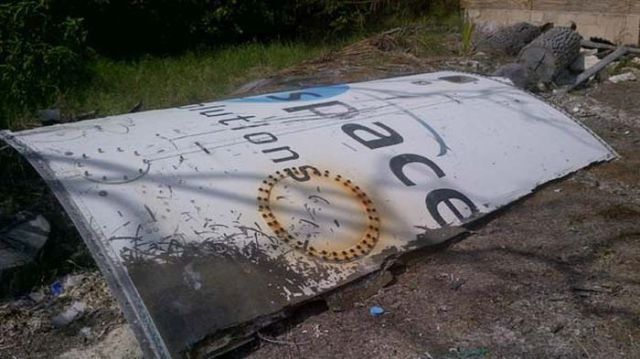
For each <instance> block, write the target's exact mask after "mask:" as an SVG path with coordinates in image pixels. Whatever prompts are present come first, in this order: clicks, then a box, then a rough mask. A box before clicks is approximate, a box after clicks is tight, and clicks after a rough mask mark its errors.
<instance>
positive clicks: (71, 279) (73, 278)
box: [62, 274, 85, 290]
mask: <svg viewBox="0 0 640 359" xmlns="http://www.w3.org/2000/svg"><path fill="white" fill-rule="evenodd" d="M84 278H85V276H84V275H82V274H69V275H66V276H65V277H64V278H63V279H62V287H63V289H65V290H67V289H70V288H73V287H75V286H77V285H78V284H80V283H82V280H84Z"/></svg>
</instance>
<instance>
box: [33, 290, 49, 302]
mask: <svg viewBox="0 0 640 359" xmlns="http://www.w3.org/2000/svg"><path fill="white" fill-rule="evenodd" d="M45 297H46V295H45V294H44V293H43V292H42V291H37V292H32V293H29V299H31V300H32V301H34V302H35V303H40V302H42V301H43V300H44V298H45Z"/></svg>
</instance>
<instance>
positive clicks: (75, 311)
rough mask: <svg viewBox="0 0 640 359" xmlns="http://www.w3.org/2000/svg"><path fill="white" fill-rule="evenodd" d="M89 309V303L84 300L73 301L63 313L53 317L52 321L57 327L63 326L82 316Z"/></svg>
mask: <svg viewBox="0 0 640 359" xmlns="http://www.w3.org/2000/svg"><path fill="white" fill-rule="evenodd" d="M86 310H87V305H86V304H85V303H84V302H73V304H71V305H70V306H69V307H68V308H67V309H65V310H64V311H63V312H62V313H60V314H58V315H56V316H55V317H53V318H52V319H51V323H52V324H53V326H54V327H56V328H61V327H64V326H67V325H69V323H71V322H73V321H74V320H76V319H78V318H80V317H81V316H82V315H83V314H84V312H85V311H86Z"/></svg>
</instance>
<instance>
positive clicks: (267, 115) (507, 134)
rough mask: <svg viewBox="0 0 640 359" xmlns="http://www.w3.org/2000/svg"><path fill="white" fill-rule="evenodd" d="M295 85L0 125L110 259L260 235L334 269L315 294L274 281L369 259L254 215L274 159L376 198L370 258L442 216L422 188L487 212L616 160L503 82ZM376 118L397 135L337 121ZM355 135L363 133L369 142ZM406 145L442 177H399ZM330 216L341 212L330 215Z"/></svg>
mask: <svg viewBox="0 0 640 359" xmlns="http://www.w3.org/2000/svg"><path fill="white" fill-rule="evenodd" d="M460 76H462V79H463V81H462V82H460V81H458V80H459V79H460ZM469 80H470V81H469ZM302 92H303V93H299V91H298V92H295V91H294V92H287V93H280V94H275V95H274V96H275V97H268V96H267V95H263V96H257V97H253V98H245V99H234V100H227V101H219V102H211V103H204V104H196V105H192V106H185V107H182V108H171V109H165V110H158V111H148V112H142V113H133V114H125V115H120V116H111V117H106V118H101V119H97V120H90V121H82V122H77V123H70V124H63V125H56V126H51V127H45V128H40V129H34V130H29V131H22V132H18V133H11V134H7V133H5V136H7V135H10V136H15V137H14V139H15V140H16V141H17V142H19V143H20V144H22V145H24V146H26V147H28V148H29V149H30V150H33V151H35V152H37V153H38V154H39V155H40V156H42V158H44V160H45V161H46V164H47V165H48V166H49V168H50V169H51V170H52V171H53V173H54V174H55V177H56V179H57V180H59V181H60V182H61V183H62V185H63V186H64V188H65V189H66V191H67V192H68V195H69V196H70V200H71V201H73V202H74V203H75V204H76V205H77V206H78V208H80V209H81V212H82V216H83V217H84V219H85V220H86V222H87V223H89V224H90V225H91V228H92V229H93V230H94V231H95V232H96V233H97V234H98V239H97V240H100V241H103V242H104V244H105V245H106V246H107V248H109V249H110V255H111V257H112V259H113V260H114V261H117V262H119V261H123V260H126V259H131V258H137V259H148V260H155V261H163V260H166V258H167V256H180V255H184V254H185V250H187V251H188V250H193V251H198V250H203V251H206V250H223V251H224V249H220V248H222V247H227V248H231V250H232V251H234V253H235V252H237V253H242V249H243V248H245V247H246V246H248V245H252V246H253V245H257V248H258V249H259V250H261V251H263V252H264V253H265V254H266V255H268V256H271V257H273V258H284V260H285V261H288V262H289V263H290V266H291V268H292V270H299V271H309V270H310V268H316V267H317V266H323V267H329V268H333V267H335V268H336V270H335V271H333V272H332V274H331V275H329V276H327V277H323V278H319V279H317V280H316V281H315V282H314V285H313V286H310V287H309V288H311V287H313V288H315V289H314V290H310V289H309V288H306V289H305V288H295V289H291V288H285V289H283V291H285V290H286V291H289V292H291V291H294V292H295V290H298V291H299V293H297V294H296V293H293V294H291V295H292V296H295V295H312V294H314V292H315V291H317V290H318V288H320V289H322V288H330V287H331V286H333V285H335V284H337V283H338V282H340V280H341V279H344V278H346V276H348V275H350V274H353V273H354V272H356V271H359V270H360V271H363V270H362V268H363V266H364V267H368V266H369V265H370V264H371V263H370V262H368V261H369V260H370V259H369V258H370V256H367V257H365V258H362V259H359V260H356V261H353V262H350V263H346V264H329V263H322V261H321V260H315V259H311V258H307V256H306V255H304V253H301V252H298V251H291V248H289V247H288V245H286V244H283V243H280V242H279V241H278V240H277V238H275V237H273V233H270V231H269V228H268V227H267V226H265V225H264V222H263V220H262V218H260V216H259V213H258V211H257V202H256V195H257V189H258V187H259V186H260V184H261V181H262V180H263V179H264V178H265V177H266V176H267V175H269V174H272V173H274V172H275V171H276V170H282V169H283V168H288V167H299V166H303V165H311V166H315V167H317V168H319V169H321V170H324V169H327V170H330V171H331V172H332V174H333V173H335V174H340V175H342V176H344V177H346V178H349V179H351V180H353V181H354V183H357V184H358V186H360V187H361V188H362V189H363V190H364V191H366V193H367V194H368V195H369V196H370V198H371V199H372V200H373V201H374V203H375V204H376V206H377V207H378V208H379V210H380V215H381V236H380V241H379V242H378V244H377V245H376V247H375V248H374V249H373V251H372V252H371V254H372V255H375V254H378V253H380V252H381V251H383V250H385V249H388V248H391V247H393V248H396V249H398V250H402V249H403V248H404V247H405V245H406V244H407V243H409V242H410V241H413V240H415V237H416V235H417V234H420V233H423V232H424V229H425V228H430V229H435V228H439V227H441V225H440V224H438V223H437V221H436V220H434V218H433V216H431V215H430V213H429V211H428V210H427V208H426V205H425V198H426V196H427V194H429V193H430V192H432V191H433V190H436V189H441V188H447V189H453V190H456V191H459V192H460V193H463V194H464V195H465V196H467V197H468V198H469V199H470V200H471V201H472V202H473V204H474V205H475V206H476V207H477V210H478V212H479V213H488V212H491V211H493V210H495V209H497V208H499V207H502V206H504V205H506V204H508V203H510V202H512V201H514V200H515V199H518V198H520V197H522V196H523V195H526V194H528V193H530V192H531V191H532V190H533V189H534V188H536V187H537V186H538V185H540V184H543V183H545V182H547V181H549V180H552V179H555V178H558V177H560V176H563V175H565V174H568V173H571V172H573V171H576V170H578V169H580V168H582V167H584V166H587V165H589V164H591V163H593V162H597V161H603V160H608V159H611V158H613V157H614V156H615V155H614V153H613V152H612V151H611V150H610V149H609V148H608V146H606V144H604V143H603V142H602V141H601V140H600V139H598V138H597V137H595V136H594V135H593V134H592V133H590V132H589V131H588V130H586V129H585V128H583V127H582V126H580V125H579V124H577V123H576V122H574V121H573V120H572V119H570V118H569V117H568V116H566V115H565V114H564V113H562V112H560V111H558V110H556V109H554V108H553V107H551V106H549V105H547V104H545V103H544V102H542V101H540V100H538V99H537V98H534V97H533V96H531V95H528V94H526V93H524V92H521V91H519V90H517V89H515V88H513V87H510V86H507V85H505V84H501V83H498V82H496V81H492V80H489V79H485V78H480V77H475V76H473V75H462V74H459V73H448V72H438V73H430V74H421V75H415V76H409V77H400V78H392V79H387V80H380V81H371V82H363V83H355V84H349V85H343V86H333V87H325V88H315V89H307V90H303V91H302ZM296 93H297V95H298V96H297V97H299V99H298V100H295V98H296ZM332 101H339V102H340V103H342V104H344V105H342V104H334V105H331V106H319V107H316V108H315V109H316V110H317V111H319V112H321V113H322V115H319V114H317V113H314V112H312V111H310V110H299V111H291V110H289V111H287V110H285V109H286V108H292V107H297V106H306V105H316V104H323V103H327V102H332ZM347 108H349V109H350V110H349V111H350V112H347ZM234 119H235V120H234ZM375 123H381V124H383V125H384V126H386V127H388V128H391V129H393V131H395V132H397V134H399V135H400V136H401V137H402V143H398V144H394V145H389V146H386V147H381V148H376V149H369V148H367V147H366V146H364V145H363V144H362V143H360V142H359V141H357V140H356V139H354V138H353V137H350V136H349V135H347V133H345V131H344V130H343V129H342V126H343V125H345V124H359V125H363V126H366V127H368V128H371V129H373V130H375V131H377V132H379V133H382V134H385V135H388V133H387V131H386V130H384V129H383V128H381V127H380V126H379V125H377V124H375ZM258 133H262V134H258ZM356 133H357V135H358V136H360V137H362V138H363V140H372V139H374V138H375V135H372V134H366V133H365V132H363V131H360V132H356ZM247 135H250V136H249V137H250V138H252V139H253V141H254V142H269V141H270V142H269V143H262V144H256V143H251V142H249V141H248V140H247V138H246V137H245V136H247ZM251 136H253V137H251ZM273 136H275V137H273ZM276 137H277V140H274V138H276ZM281 147H288V148H289V149H290V150H292V151H294V152H295V153H296V154H297V158H296V159H291V160H283V161H281V162H275V161H274V160H275V159H282V158H284V157H287V153H289V154H291V152H288V150H277V151H275V150H274V151H270V150H273V149H277V148H281ZM401 154H416V155H420V156H422V157H424V158H427V159H429V160H430V161H432V162H433V163H434V164H436V165H437V166H438V167H439V168H440V169H441V170H442V173H443V174H444V175H443V176H440V177H439V176H437V175H436V174H435V173H434V171H433V170H431V169H429V168H428V167H426V166H425V165H423V164H420V163H413V164H409V165H407V166H406V167H405V168H404V173H405V174H406V176H407V177H408V178H409V179H411V181H413V182H414V183H415V185H412V186H406V185H405V184H403V183H402V182H401V181H400V180H399V179H398V178H397V177H396V176H394V174H393V173H392V171H391V170H390V165H389V162H390V160H391V158H393V157H394V156H397V155H401ZM294 157H295V156H294ZM453 202H454V204H455V206H456V208H457V210H458V211H459V212H460V215H461V216H463V217H464V218H466V217H469V216H470V215H471V211H470V207H469V206H467V205H465V204H463V203H462V202H460V201H455V200H454V201H453ZM438 208H439V212H440V213H442V216H443V219H444V220H445V221H446V222H447V223H448V224H451V225H459V224H461V222H462V221H461V220H460V219H458V218H457V217H456V216H455V215H454V213H453V212H452V211H451V210H449V209H447V208H446V206H445V205H444V204H441V205H440V206H439V207H438ZM333 215H334V216H335V217H336V218H337V219H340V218H342V217H341V214H340V212H339V211H336V212H335V213H333ZM344 217H345V218H348V217H349V214H348V213H346V214H344ZM463 220H464V219H463ZM205 245H206V246H205ZM300 263H304V266H300ZM364 271H366V270H364Z"/></svg>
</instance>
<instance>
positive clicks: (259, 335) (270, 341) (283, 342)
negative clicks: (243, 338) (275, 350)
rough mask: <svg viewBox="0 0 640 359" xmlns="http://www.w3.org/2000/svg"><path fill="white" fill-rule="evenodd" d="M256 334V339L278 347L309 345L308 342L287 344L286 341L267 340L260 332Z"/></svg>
mask: <svg viewBox="0 0 640 359" xmlns="http://www.w3.org/2000/svg"><path fill="white" fill-rule="evenodd" d="M257 334H258V338H260V339H261V340H264V341H265V342H269V343H273V344H279V345H294V346H295V345H305V344H309V342H302V343H298V342H288V341H284V340H277V339H272V338H267V337H265V336H264V335H262V334H261V333H260V332H257Z"/></svg>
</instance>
